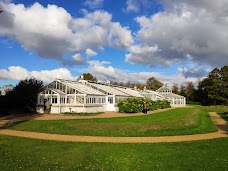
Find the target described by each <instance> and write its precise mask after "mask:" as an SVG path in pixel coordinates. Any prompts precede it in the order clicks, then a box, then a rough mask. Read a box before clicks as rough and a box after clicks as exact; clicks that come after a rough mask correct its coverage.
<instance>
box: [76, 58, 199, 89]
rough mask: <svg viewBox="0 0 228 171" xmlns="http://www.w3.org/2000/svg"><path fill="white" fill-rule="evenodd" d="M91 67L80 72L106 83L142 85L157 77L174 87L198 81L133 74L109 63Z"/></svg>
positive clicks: (149, 74)
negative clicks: (87, 73) (175, 84)
mask: <svg viewBox="0 0 228 171" xmlns="http://www.w3.org/2000/svg"><path fill="white" fill-rule="evenodd" d="M89 64H90V66H89V67H88V68H84V69H82V70H80V72H82V73H85V72H89V73H91V74H92V75H94V76H95V77H96V78H97V79H98V80H99V81H103V82H106V81H107V80H109V81H115V82H125V83H126V82H128V81H130V82H132V83H142V84H145V83H146V81H147V79H148V78H150V77H155V78H156V79H158V80H159V81H161V82H163V83H165V84H168V85H172V84H174V83H178V84H182V83H186V82H187V81H197V79H195V78H187V79H186V78H185V77H184V76H183V75H182V74H178V75H169V76H167V75H163V74H161V73H159V72H132V71H126V70H121V69H118V68H114V67H112V66H111V65H110V63H109V62H107V61H102V62H99V61H89Z"/></svg>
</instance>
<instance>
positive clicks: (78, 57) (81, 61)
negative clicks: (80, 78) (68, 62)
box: [72, 53, 86, 64]
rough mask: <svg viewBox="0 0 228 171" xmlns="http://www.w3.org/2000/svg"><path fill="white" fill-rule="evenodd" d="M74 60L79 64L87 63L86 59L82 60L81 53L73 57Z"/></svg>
mask: <svg viewBox="0 0 228 171" xmlns="http://www.w3.org/2000/svg"><path fill="white" fill-rule="evenodd" d="M72 58H73V60H74V61H75V62H76V63H77V64H85V62H86V60H85V59H84V58H82V57H81V55H80V54H79V53H77V54H75V55H74V56H72Z"/></svg>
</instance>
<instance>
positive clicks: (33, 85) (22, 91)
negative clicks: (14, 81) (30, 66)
mask: <svg viewBox="0 0 228 171" xmlns="http://www.w3.org/2000/svg"><path fill="white" fill-rule="evenodd" d="M42 86H43V82H42V81H40V80H36V79H35V78H30V79H25V80H21V81H20V82H19V84H18V85H16V86H15V88H14V89H13V90H12V91H10V92H9V93H7V94H6V95H5V96H1V99H0V101H1V104H2V105H0V108H3V107H5V108H8V109H7V110H8V111H16V112H26V113H29V112H36V105H37V95H38V93H39V91H40V88H41V87H42Z"/></svg>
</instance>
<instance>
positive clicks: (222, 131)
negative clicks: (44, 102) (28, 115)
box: [0, 112, 228, 143]
mask: <svg viewBox="0 0 228 171" xmlns="http://www.w3.org/2000/svg"><path fill="white" fill-rule="evenodd" d="M209 114H210V116H211V118H212V120H213V121H214V123H215V125H216V126H217V127H218V129H219V131H218V132H214V133H207V134H196V135H181V136H162V137H100V136H74V135H73V136H72V135H59V134H47V133H38V132H27V131H17V130H8V129H1V130H0V134H2V135H11V136H18V137H27V138H34V139H43V140H55V141H69V142H108V143H158V142H181V141H195V140H208V139H214V138H221V137H228V124H227V122H226V121H225V120H223V119H222V118H221V117H220V116H219V115H218V114H217V113H215V112H209Z"/></svg>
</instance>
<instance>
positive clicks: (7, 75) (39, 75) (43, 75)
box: [0, 66, 76, 83]
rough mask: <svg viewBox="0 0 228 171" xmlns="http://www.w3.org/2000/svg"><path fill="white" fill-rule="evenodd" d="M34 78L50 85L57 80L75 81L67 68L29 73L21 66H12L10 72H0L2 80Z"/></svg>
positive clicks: (2, 70)
mask: <svg viewBox="0 0 228 171" xmlns="http://www.w3.org/2000/svg"><path fill="white" fill-rule="evenodd" d="M30 77H34V78H36V79H39V80H42V81H44V83H50V82H51V81H53V80H54V79H55V78H60V79H68V80H75V79H76V78H75V77H73V76H72V74H71V73H70V71H69V70H68V69H66V68H58V69H54V70H41V71H28V70H26V69H25V68H22V67H20V66H10V67H9V68H8V70H5V69H1V70H0V80H1V79H2V80H23V79H26V78H30Z"/></svg>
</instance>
